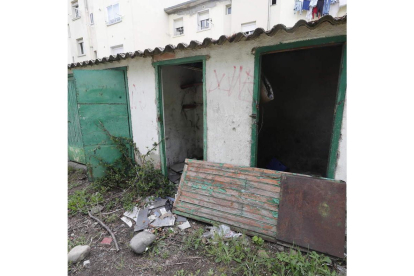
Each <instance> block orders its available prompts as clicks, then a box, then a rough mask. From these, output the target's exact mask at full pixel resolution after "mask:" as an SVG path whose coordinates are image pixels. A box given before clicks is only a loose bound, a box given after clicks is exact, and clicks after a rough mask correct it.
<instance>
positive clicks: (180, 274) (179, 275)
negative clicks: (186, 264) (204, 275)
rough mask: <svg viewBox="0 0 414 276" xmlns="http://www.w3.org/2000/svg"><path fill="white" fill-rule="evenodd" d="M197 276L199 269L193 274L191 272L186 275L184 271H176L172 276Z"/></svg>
mask: <svg viewBox="0 0 414 276" xmlns="http://www.w3.org/2000/svg"><path fill="white" fill-rule="evenodd" d="M198 275H200V269H199V270H197V271H196V272H195V273H194V274H193V273H192V272H190V273H188V272H186V271H185V270H184V269H181V270H178V271H176V272H175V274H174V276H198Z"/></svg>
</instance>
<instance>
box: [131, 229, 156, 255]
mask: <svg viewBox="0 0 414 276" xmlns="http://www.w3.org/2000/svg"><path fill="white" fill-rule="evenodd" d="M155 237H156V236H155V235H154V234H152V233H150V232H147V231H142V232H140V233H138V234H136V235H135V236H134V237H133V238H132V239H131V241H130V242H129V246H130V247H131V249H132V250H133V251H134V252H135V253H137V254H142V253H144V251H145V249H146V248H147V246H148V245H150V244H151V243H153V242H154V241H155Z"/></svg>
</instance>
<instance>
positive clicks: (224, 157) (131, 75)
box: [82, 22, 346, 175]
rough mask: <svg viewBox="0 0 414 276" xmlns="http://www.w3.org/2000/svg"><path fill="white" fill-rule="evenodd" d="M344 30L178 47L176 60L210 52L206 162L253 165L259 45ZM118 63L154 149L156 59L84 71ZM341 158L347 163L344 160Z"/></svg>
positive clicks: (141, 142) (138, 126)
mask: <svg viewBox="0 0 414 276" xmlns="http://www.w3.org/2000/svg"><path fill="white" fill-rule="evenodd" d="M345 34H346V24H344V25H339V26H332V25H331V24H330V23H328V22H325V23H323V24H322V25H321V26H319V27H318V28H317V29H315V30H309V29H308V28H307V27H305V26H303V27H300V28H299V29H297V30H296V31H295V32H294V33H286V32H284V31H279V33H277V34H276V35H275V36H273V37H268V36H266V35H262V36H260V37H259V38H258V39H255V40H252V41H243V42H238V43H232V44H229V43H227V44H224V45H221V46H219V45H213V46H210V47H208V48H203V49H199V50H184V51H176V52H175V55H172V56H173V58H182V57H189V56H199V55H209V56H210V58H209V59H208V60H207V62H206V88H207V95H206V96H207V160H208V161H212V162H225V163H230V164H236V165H245V166H248V165H250V149H251V141H252V139H251V138H252V137H251V130H252V129H251V128H252V124H253V120H252V118H251V117H249V115H251V114H252V101H253V75H254V55H253V54H252V49H253V48H254V47H261V46H267V45H276V44H279V43H288V42H295V41H300V40H307V39H314V38H322V37H329V36H337V35H345ZM161 57H162V56H161ZM119 66H128V87H129V95H130V101H131V114H132V130H133V136H134V141H135V142H136V143H137V146H138V147H139V149H140V150H141V151H143V152H145V149H146V147H147V146H148V147H151V144H152V143H153V142H156V141H158V140H159V137H158V130H157V119H156V96H155V95H156V90H155V72H154V68H153V67H152V66H151V60H150V59H149V58H134V59H128V60H124V61H122V62H114V63H108V64H105V65H98V66H92V67H85V69H95V70H97V69H105V68H112V67H119ZM83 69H84V68H82V70H83ZM343 127H344V129H343V132H344V133H346V126H345V124H343ZM343 139H344V138H343ZM342 149H343V147H340V151H341V150H342ZM156 154H158V152H156ZM339 156H340V158H343V156H344V155H343V154H341V153H339ZM341 156H342V157H341ZM158 161H159V160H158ZM340 162H345V161H344V159H341V160H340ZM341 164H342V163H341ZM341 170H343V166H338V168H337V175H341V173H342V174H343V172H342V171H341Z"/></svg>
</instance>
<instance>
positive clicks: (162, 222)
mask: <svg viewBox="0 0 414 276" xmlns="http://www.w3.org/2000/svg"><path fill="white" fill-rule="evenodd" d="M174 223H175V217H174V216H172V215H171V216H168V217H165V218H163V219H162V218H157V219H156V220H154V221H153V222H151V224H150V225H151V226H152V227H163V226H174Z"/></svg>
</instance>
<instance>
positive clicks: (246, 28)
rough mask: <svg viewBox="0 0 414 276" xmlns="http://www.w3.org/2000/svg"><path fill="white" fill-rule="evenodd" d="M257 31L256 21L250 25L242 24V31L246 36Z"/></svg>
mask: <svg viewBox="0 0 414 276" xmlns="http://www.w3.org/2000/svg"><path fill="white" fill-rule="evenodd" d="M255 29H256V21H254V22H250V23H244V24H241V31H242V32H243V33H244V34H245V35H249V34H252V33H253V32H254V30H255Z"/></svg>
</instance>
